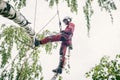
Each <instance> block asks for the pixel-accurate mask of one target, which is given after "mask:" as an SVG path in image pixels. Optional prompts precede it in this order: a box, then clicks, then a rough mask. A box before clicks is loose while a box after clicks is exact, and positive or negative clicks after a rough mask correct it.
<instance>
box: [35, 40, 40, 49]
mask: <svg viewBox="0 0 120 80" xmlns="http://www.w3.org/2000/svg"><path fill="white" fill-rule="evenodd" d="M34 45H35V47H36V46H39V45H40V41H39V40H37V39H35V42H34Z"/></svg>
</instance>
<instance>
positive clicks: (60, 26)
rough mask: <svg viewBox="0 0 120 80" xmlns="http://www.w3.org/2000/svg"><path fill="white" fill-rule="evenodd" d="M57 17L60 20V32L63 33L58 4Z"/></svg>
mask: <svg viewBox="0 0 120 80" xmlns="http://www.w3.org/2000/svg"><path fill="white" fill-rule="evenodd" d="M57 15H58V20H59V29H60V32H61V31H62V26H61V20H60V15H59V9H58V4H57Z"/></svg>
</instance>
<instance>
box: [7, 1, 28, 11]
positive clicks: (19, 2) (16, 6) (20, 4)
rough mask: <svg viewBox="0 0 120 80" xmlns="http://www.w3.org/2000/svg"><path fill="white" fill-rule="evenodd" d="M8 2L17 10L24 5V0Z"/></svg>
mask: <svg viewBox="0 0 120 80" xmlns="http://www.w3.org/2000/svg"><path fill="white" fill-rule="evenodd" d="M8 2H13V4H14V7H15V8H16V9H18V10H20V9H21V8H23V7H25V6H26V0H8Z"/></svg>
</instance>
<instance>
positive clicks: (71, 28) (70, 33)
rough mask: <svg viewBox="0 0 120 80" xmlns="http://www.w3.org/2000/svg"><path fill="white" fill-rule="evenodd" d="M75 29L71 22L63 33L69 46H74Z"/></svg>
mask: <svg viewBox="0 0 120 80" xmlns="http://www.w3.org/2000/svg"><path fill="white" fill-rule="evenodd" d="M74 29H75V24H74V23H71V22H70V23H69V24H68V25H67V27H66V28H65V30H63V31H62V32H63V36H64V37H65V38H66V40H67V41H66V44H67V45H72V36H73V32H74Z"/></svg>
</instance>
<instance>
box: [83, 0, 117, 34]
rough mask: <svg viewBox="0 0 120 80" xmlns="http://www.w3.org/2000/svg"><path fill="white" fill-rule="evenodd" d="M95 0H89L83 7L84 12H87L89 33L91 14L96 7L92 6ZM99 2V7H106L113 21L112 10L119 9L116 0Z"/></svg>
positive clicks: (100, 0) (101, 0)
mask: <svg viewBox="0 0 120 80" xmlns="http://www.w3.org/2000/svg"><path fill="white" fill-rule="evenodd" d="M93 1H95V0H87V1H86V3H85V6H84V7H83V10H84V14H85V17H86V21H87V28H88V33H89V30H90V20H91V16H92V15H93V13H94V9H93V8H92V2H93ZM98 4H99V7H100V8H101V10H103V9H105V10H106V11H107V12H108V13H109V14H110V17H111V22H113V16H112V10H116V9H117V7H116V4H115V3H114V1H113V0H98Z"/></svg>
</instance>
